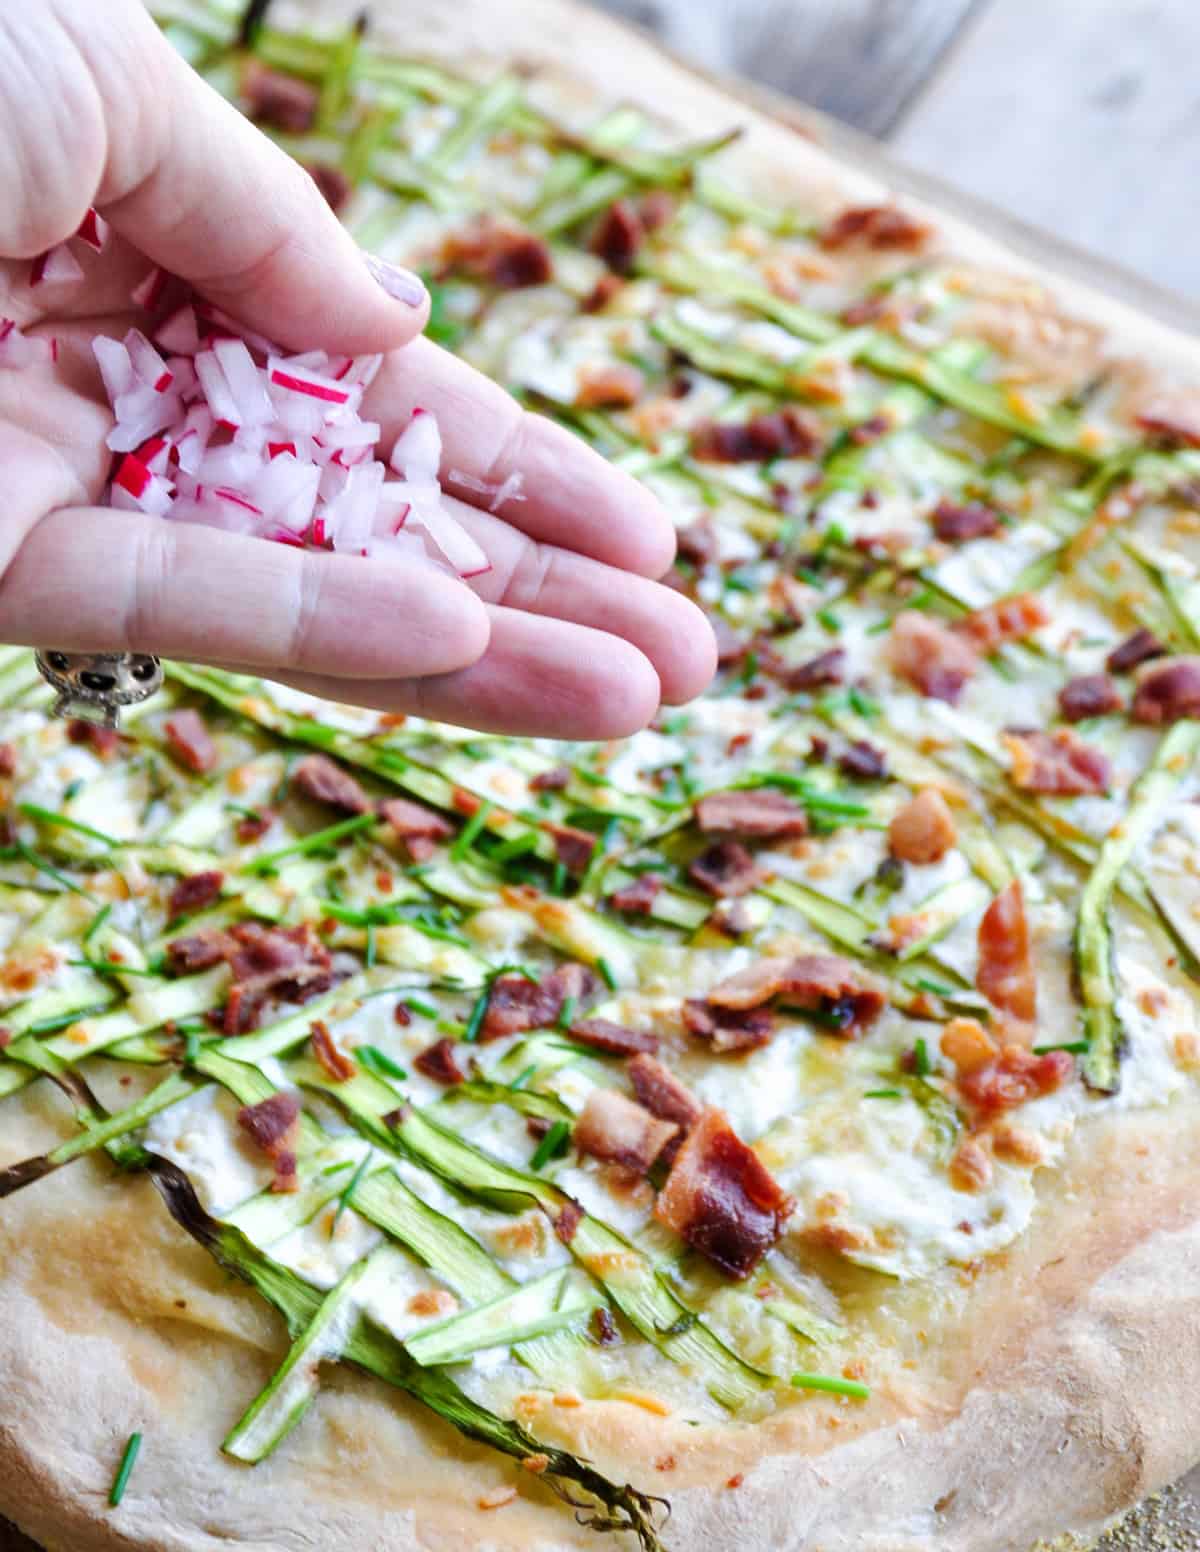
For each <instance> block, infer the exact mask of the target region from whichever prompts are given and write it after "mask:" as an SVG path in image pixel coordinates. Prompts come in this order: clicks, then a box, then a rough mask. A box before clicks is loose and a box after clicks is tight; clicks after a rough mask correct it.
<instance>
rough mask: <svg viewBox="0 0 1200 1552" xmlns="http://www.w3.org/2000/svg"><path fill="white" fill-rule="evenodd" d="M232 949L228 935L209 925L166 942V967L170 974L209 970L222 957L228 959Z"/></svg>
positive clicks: (188, 973) (218, 962) (190, 973)
mask: <svg viewBox="0 0 1200 1552" xmlns="http://www.w3.org/2000/svg"><path fill="white" fill-rule="evenodd" d="M233 951H234V946H233V943H232V940H231V939H230V938H229V937H228V935H227V934H226V933H224V932H218V931H217V930H216V929H215V928H212V927H210V928H208V929H207V930H206V931H204V932H193V933H191V934H190V935H189V936H188V937H186V938H175V939H174V940H173V941H172V942H170V943H168V944H167V969H168V970H169V971H170V972H171V974H172V975H193V974H194V973H195V972H196V971H198V970H211V969H212V967H213V966H214V965H219V964H220V963H221V961H222V960H223V959H228V957H229V956H230V954H232V953H233Z"/></svg>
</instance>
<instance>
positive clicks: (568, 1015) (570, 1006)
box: [554, 997, 579, 1029]
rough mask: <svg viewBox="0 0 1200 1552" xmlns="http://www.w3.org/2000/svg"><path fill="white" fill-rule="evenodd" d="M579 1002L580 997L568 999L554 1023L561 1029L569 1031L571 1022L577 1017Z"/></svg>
mask: <svg viewBox="0 0 1200 1552" xmlns="http://www.w3.org/2000/svg"><path fill="white" fill-rule="evenodd" d="M578 1001H579V998H578V997H568V998H567V999H566V1001H565V1002H564V1003H563V1005H562V1007H561V1008H559V1010H558V1017H557V1018H556V1019H555V1021H554V1022H555V1024H557V1026H558V1027H559V1029H569V1028H570V1027H571V1020H572V1019H573V1018H574V1017H575V1007H576V1004H577V1003H578Z"/></svg>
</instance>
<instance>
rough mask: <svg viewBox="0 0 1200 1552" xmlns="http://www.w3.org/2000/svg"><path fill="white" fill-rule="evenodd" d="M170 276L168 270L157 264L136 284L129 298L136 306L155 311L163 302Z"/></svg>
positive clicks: (147, 310)
mask: <svg viewBox="0 0 1200 1552" xmlns="http://www.w3.org/2000/svg"><path fill="white" fill-rule="evenodd" d="M170 278H171V277H170V275H168V274H167V272H166V270H165V269H161V268H160V267H159V266H158V265H157V264H156V265H155V266H154V268H153V269H152V270H151V271H150V273H149V274H148V275H147V276H146V277H145V279H144V280H139V281H138V283H137V285H136V286H134V288H133V290H132V291H131V292H130V294H129V300H130V301H131V302H132V303H133V305H134V306H135V307H141V308H144V309H145V311H146V312H148V313H152V312H155V311H156V310H157V308H158V306H159V304H160V303H161V302H162V299H163V293H164V292H165V291H166V289H167V281H168V280H170Z"/></svg>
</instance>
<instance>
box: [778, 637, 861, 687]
mask: <svg viewBox="0 0 1200 1552" xmlns="http://www.w3.org/2000/svg"><path fill="white" fill-rule="evenodd" d="M763 671H764V672H765V673H768V674H770V675H771V677H772V679H778V680H779V682H780V684H782V685H783V687H784V689H785V690H820V689H823V688H824V687H825V686H826V685H831V684H844V683H845V679H846V649H845V647H830V649H829V651H828V652H821V653H819V654H818V655H817V656H816V657H810V658H809V660H808V661H807V662H806V663H797V664H788V663H785V662H784V661H783V659H782V658H778V657H777V660H776V661H775V662H769V661H768V662H765V663H764V664H763Z"/></svg>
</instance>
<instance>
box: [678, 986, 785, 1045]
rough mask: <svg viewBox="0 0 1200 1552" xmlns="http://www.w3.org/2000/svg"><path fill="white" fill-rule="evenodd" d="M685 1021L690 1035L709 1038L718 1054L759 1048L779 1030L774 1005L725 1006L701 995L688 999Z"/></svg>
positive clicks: (685, 1006) (709, 1042)
mask: <svg viewBox="0 0 1200 1552" xmlns="http://www.w3.org/2000/svg"><path fill="white" fill-rule="evenodd" d="M683 1023H684V1028H685V1029H686V1030H687V1032H688V1034H689V1035H695V1037H696V1039H697V1040H704V1041H706V1042H707V1044H708V1045H709V1046H710V1047H711V1049H712V1050H713V1052H714V1053H715V1054H716V1055H718V1056H728V1055H729V1054H730V1053H731V1052H735V1051H738V1052H740V1051H754V1050H757V1049H758V1047H759V1046H761V1045H768V1044H769V1043H770V1040H771V1036H772V1035H773V1034H774V1033H775V1015H774V1014H773V1013H772V1012H771V1010H770V1008H742V1009H735V1008H722V1007H718V1006H716V1005H715V1004H713V1003H711V1002H705V1001H704V1000H703V999H702V998H699V997H689V998H688V999H687V1000H686V1001H685V1002H684V1004H683Z"/></svg>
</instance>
